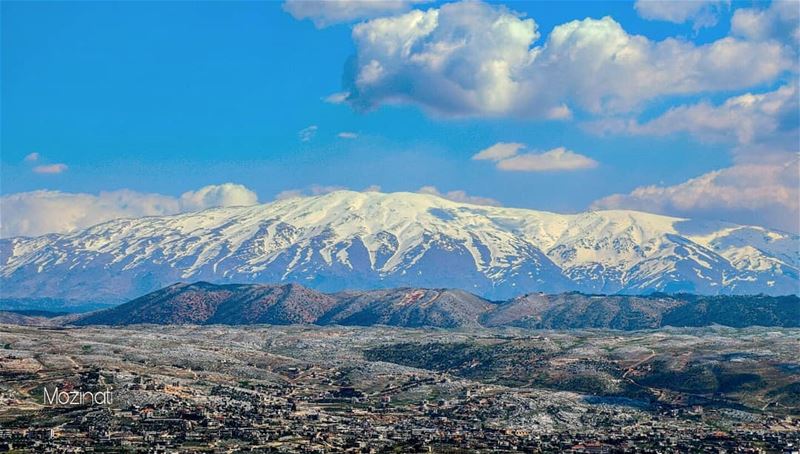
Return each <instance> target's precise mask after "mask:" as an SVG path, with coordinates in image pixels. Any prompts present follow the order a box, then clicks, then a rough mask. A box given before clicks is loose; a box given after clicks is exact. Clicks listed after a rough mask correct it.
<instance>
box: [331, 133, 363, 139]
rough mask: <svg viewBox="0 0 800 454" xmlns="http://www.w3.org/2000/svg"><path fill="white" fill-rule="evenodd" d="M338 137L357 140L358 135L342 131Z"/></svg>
mask: <svg viewBox="0 0 800 454" xmlns="http://www.w3.org/2000/svg"><path fill="white" fill-rule="evenodd" d="M336 136H337V137H339V138H340V139H357V138H358V134H356V133H354V132H348V131H342V132H340V133H339V134H336Z"/></svg>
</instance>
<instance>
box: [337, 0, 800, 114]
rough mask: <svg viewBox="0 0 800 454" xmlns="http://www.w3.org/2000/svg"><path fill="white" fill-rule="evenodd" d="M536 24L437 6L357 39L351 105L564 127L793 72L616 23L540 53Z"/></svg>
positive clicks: (367, 27)
mask: <svg viewBox="0 0 800 454" xmlns="http://www.w3.org/2000/svg"><path fill="white" fill-rule="evenodd" d="M538 38H539V33H538V31H537V26H536V23H535V22H534V21H533V19H529V18H524V17H522V16H521V15H520V14H518V13H515V12H513V11H511V10H509V9H507V8H506V7H503V6H500V5H488V4H484V3H480V2H459V3H447V4H443V5H442V6H441V7H440V8H430V9H428V10H426V11H419V10H414V11H410V12H408V13H406V14H401V15H397V16H393V17H386V18H380V19H374V20H371V21H369V22H365V23H361V24H358V25H356V26H355V27H354V29H353V40H354V42H355V45H356V49H357V56H356V61H355V63H354V66H353V69H352V71H350V72H348V73H347V74H346V80H347V81H348V82H347V83H348V85H349V86H348V87H347V88H348V91H349V95H348V97H347V102H349V103H351V104H352V105H353V106H355V107H356V108H360V109H370V108H374V107H376V106H379V105H382V104H397V103H410V104H415V105H419V106H421V107H423V108H424V109H426V110H428V111H431V112H434V113H436V114H440V115H448V116H522V117H540V118H542V117H544V118H568V117H569V115H570V114H571V111H570V106H572V107H579V108H580V109H583V110H585V111H588V112H591V113H594V114H605V113H607V112H611V113H614V112H618V113H619V112H629V111H633V110H636V109H638V108H639V107H640V106H641V105H642V104H643V103H644V102H647V101H649V100H652V99H655V98H659V97H662V96H669V95H689V94H697V93H703V92H709V91H724V90H736V89H743V88H747V87H750V86H753V85H755V84H760V83H765V82H769V81H773V80H775V79H776V78H777V77H779V76H780V75H782V74H784V73H785V72H786V71H791V70H794V69H795V68H796V63H795V61H794V58H793V52H791V50H790V49H788V48H786V47H785V46H783V45H781V44H780V43H777V42H774V41H758V42H755V41H750V40H743V39H738V38H735V37H725V38H722V39H719V40H717V41H714V42H711V43H708V44H703V45H696V44H694V43H691V42H688V41H685V40H682V39H675V38H668V39H665V40H663V41H652V40H650V39H648V38H646V37H644V36H640V35H631V34H628V33H627V32H626V31H625V30H624V29H623V28H622V27H621V26H620V24H618V23H617V22H616V21H614V19H612V18H610V17H605V18H602V19H585V20H580V21H572V22H569V23H566V24H562V25H558V26H556V27H555V28H554V29H553V31H552V32H551V33H550V35H549V36H548V38H547V40H546V42H545V43H544V44H543V45H541V46H534V43H535V42H536V41H537V40H538Z"/></svg>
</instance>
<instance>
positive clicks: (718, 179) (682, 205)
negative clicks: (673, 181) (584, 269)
mask: <svg viewBox="0 0 800 454" xmlns="http://www.w3.org/2000/svg"><path fill="white" fill-rule="evenodd" d="M799 162H800V161H798V159H797V158H796V157H795V158H793V159H791V160H790V161H788V162H784V163H781V164H740V165H735V166H733V167H728V168H725V169H722V170H716V171H713V172H709V173H707V174H704V175H701V176H699V177H697V178H692V179H690V180H688V181H686V182H684V183H681V184H678V185H675V186H642V187H639V188H636V189H634V190H633V191H632V192H631V193H629V194H614V195H611V196H608V197H605V198H602V199H600V200H597V201H596V202H594V203H593V204H592V208H593V209H617V208H623V209H631V210H642V211H648V212H654V213H663V214H669V215H675V216H686V217H694V218H706V219H723V220H727V221H732V222H737V223H742V224H755V225H764V226H768V227H774V228H779V229H783V230H786V231H790V232H794V233H797V232H800V166H798V163H799Z"/></svg>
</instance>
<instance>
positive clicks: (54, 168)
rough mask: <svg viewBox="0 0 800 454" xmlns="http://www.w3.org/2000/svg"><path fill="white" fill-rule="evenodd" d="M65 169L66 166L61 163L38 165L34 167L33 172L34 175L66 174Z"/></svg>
mask: <svg viewBox="0 0 800 454" xmlns="http://www.w3.org/2000/svg"><path fill="white" fill-rule="evenodd" d="M67 168H68V167H67V165H66V164H62V163H58V164H45V165H40V166H36V167H34V168H33V171H34V172H35V173H41V174H57V173H63V172H66V171H67Z"/></svg>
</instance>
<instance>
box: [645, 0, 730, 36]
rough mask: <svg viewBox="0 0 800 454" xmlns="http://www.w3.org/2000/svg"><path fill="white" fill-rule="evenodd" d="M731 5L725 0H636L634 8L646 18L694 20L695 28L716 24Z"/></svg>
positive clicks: (678, 21)
mask: <svg viewBox="0 0 800 454" xmlns="http://www.w3.org/2000/svg"><path fill="white" fill-rule="evenodd" d="M729 7H730V1H725V0H691V1H676V0H636V3H635V4H634V8H636V12H637V13H639V16H641V17H642V18H644V19H648V20H661V21H666V22H674V23H676V24H683V23H685V22H692V23H693V24H694V28H695V30H697V29H700V28H703V27H713V26H714V25H716V23H717V20H718V19H719V15H720V13H721V12H722V10H723V9H727V8H729Z"/></svg>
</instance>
